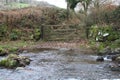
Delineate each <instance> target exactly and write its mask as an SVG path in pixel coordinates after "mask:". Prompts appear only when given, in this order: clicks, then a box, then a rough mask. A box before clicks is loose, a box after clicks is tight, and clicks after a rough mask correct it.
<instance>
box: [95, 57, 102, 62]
mask: <svg viewBox="0 0 120 80" xmlns="http://www.w3.org/2000/svg"><path fill="white" fill-rule="evenodd" d="M96 61H98V62H102V61H104V58H103V56H98V57H97V59H96Z"/></svg>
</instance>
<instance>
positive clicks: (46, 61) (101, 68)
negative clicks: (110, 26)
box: [0, 48, 120, 80]
mask: <svg viewBox="0 0 120 80" xmlns="http://www.w3.org/2000/svg"><path fill="white" fill-rule="evenodd" d="M20 55H21V56H28V57H30V58H31V60H32V62H31V63H30V65H28V66H26V67H25V68H20V67H19V68H17V69H15V70H10V69H2V68H1V69H0V80H101V79H119V78H120V74H119V72H112V71H110V70H109V69H108V68H107V67H106V65H107V64H109V61H106V62H96V61H95V58H96V56H95V55H91V54H85V53H83V51H81V50H69V49H65V48H61V49H58V50H57V49H56V50H50V49H44V50H42V51H36V52H28V53H22V54H20Z"/></svg>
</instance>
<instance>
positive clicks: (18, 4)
mask: <svg viewBox="0 0 120 80" xmlns="http://www.w3.org/2000/svg"><path fill="white" fill-rule="evenodd" d="M8 5H10V7H11V8H25V7H29V6H30V5H29V4H26V3H10V4H8Z"/></svg>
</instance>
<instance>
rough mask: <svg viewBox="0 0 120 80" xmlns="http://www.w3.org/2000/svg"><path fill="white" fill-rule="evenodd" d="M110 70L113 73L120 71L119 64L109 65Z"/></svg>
mask: <svg viewBox="0 0 120 80" xmlns="http://www.w3.org/2000/svg"><path fill="white" fill-rule="evenodd" d="M109 68H110V69H111V70H112V71H120V64H117V63H112V64H109Z"/></svg>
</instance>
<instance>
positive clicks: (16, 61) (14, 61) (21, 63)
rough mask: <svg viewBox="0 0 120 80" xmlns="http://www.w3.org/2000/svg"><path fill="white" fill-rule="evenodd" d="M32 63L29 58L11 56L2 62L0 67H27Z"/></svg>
mask: <svg viewBox="0 0 120 80" xmlns="http://www.w3.org/2000/svg"><path fill="white" fill-rule="evenodd" d="M30 61H31V60H30V59H29V58H27V57H22V56H18V55H16V54H10V55H8V57H7V58H4V59H3V60H1V61H0V66H1V67H5V68H16V67H25V66H26V65H29V64H30Z"/></svg>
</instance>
